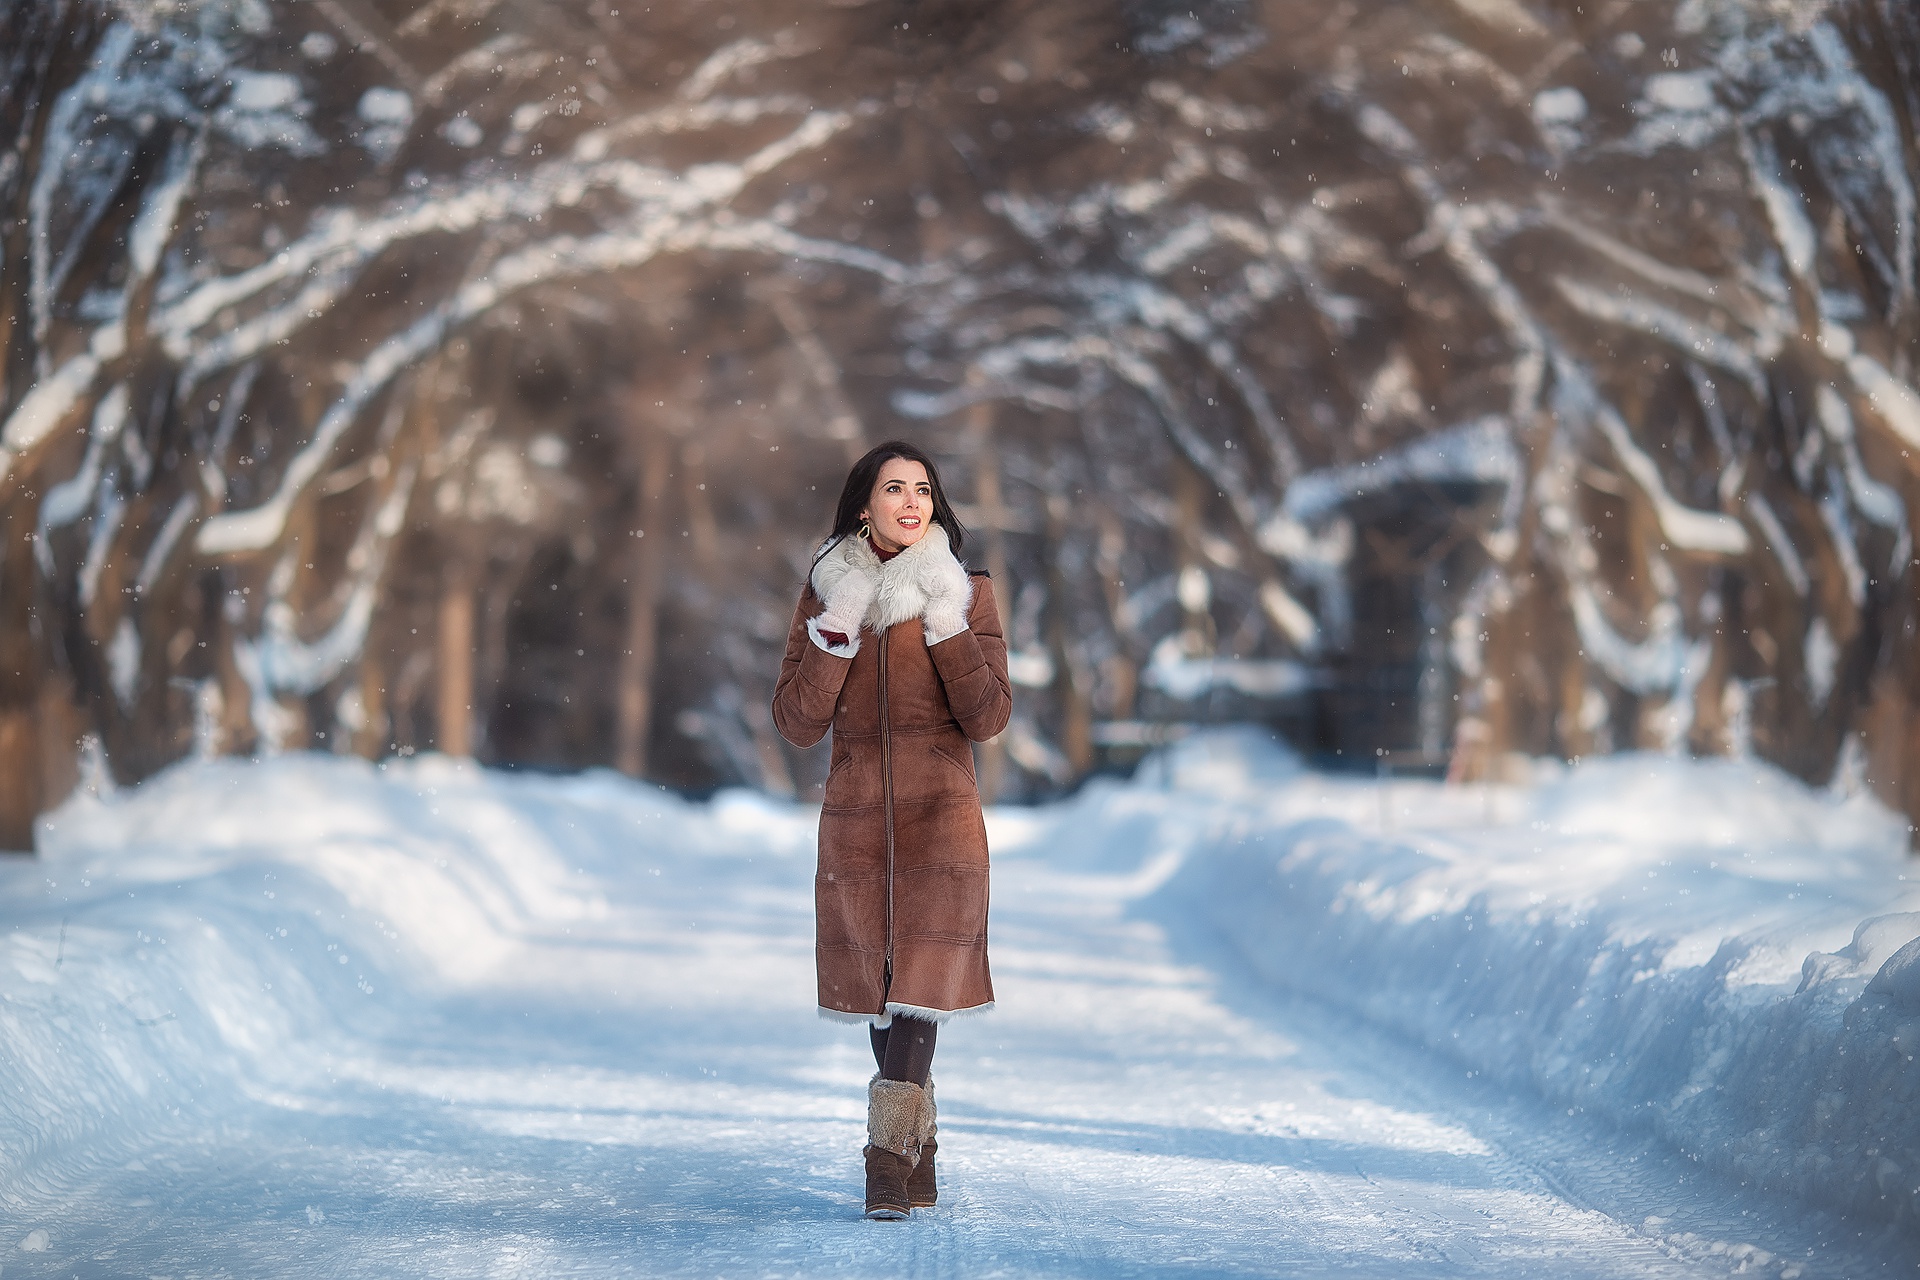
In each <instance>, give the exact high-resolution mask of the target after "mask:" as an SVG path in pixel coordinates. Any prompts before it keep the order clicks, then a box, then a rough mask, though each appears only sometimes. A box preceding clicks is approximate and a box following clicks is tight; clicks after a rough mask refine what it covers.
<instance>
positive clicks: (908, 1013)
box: [874, 1000, 993, 1026]
mask: <svg viewBox="0 0 1920 1280" xmlns="http://www.w3.org/2000/svg"><path fill="white" fill-rule="evenodd" d="M992 1008H993V1001H991V1000H989V1001H987V1002H986V1003H985V1004H976V1005H974V1006H972V1007H971V1008H967V1009H925V1008H922V1007H921V1006H919V1005H917V1004H901V1003H900V1002H899V1001H898V1000H889V1001H887V1023H890V1022H892V1021H893V1019H895V1018H919V1019H920V1020H921V1021H922V1022H948V1021H951V1020H952V1019H954V1018H964V1017H967V1016H969V1015H971V1014H976V1013H987V1012H989V1011H990V1010H991V1009H992ZM887 1023H881V1022H876V1023H875V1024H874V1025H875V1026H885V1025H887Z"/></svg>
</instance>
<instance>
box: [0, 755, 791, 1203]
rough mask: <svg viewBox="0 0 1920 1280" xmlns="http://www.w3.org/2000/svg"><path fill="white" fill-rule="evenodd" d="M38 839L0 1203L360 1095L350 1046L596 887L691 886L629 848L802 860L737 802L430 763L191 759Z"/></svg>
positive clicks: (21, 950)
mask: <svg viewBox="0 0 1920 1280" xmlns="http://www.w3.org/2000/svg"><path fill="white" fill-rule="evenodd" d="M43 824H44V826H43V831H42V840H41V844H42V848H43V853H42V854H41V856H40V857H38V858H35V859H30V860H29V859H11V860H9V861H8V862H7V863H5V864H0V975H3V976H0V1206H8V1205H17V1204H19V1203H21V1201H22V1199H23V1197H31V1198H33V1199H34V1200H36V1201H40V1200H44V1198H45V1197H46V1195H47V1194H48V1193H57V1192H58V1190H59V1188H58V1187H57V1186H54V1185H52V1183H51V1182H50V1181H49V1180H54V1181H64V1180H70V1179H74V1178H85V1177H88V1176H91V1173H93V1172H97V1171H99V1170H115V1169H122V1168H129V1167H138V1166H137V1165H136V1164H130V1163H129V1162H130V1161H136V1160H138V1159H139V1158H140V1157H141V1155H142V1154H143V1153H150V1152H152V1151H153V1150H154V1149H155V1147H156V1144H164V1143H166V1142H167V1141H169V1140H179V1141H187V1142H193V1141H197V1140H198V1135H201V1134H204V1133H206V1132H207V1131H208V1130H209V1128H214V1129H217V1128H218V1127H219V1126H220V1124H221V1123H222V1121H223V1118H226V1117H228V1116H229V1114H230V1112H231V1110H232V1108H233V1107H234V1105H235V1104H236V1103H238V1102H240V1101H243V1100H252V1101H257V1102H265V1103H270V1104H272V1105H275V1106H279V1107H287V1108H293V1109H300V1110H310V1111H321V1112H325V1111H333V1110H337V1109H338V1107H339V1105H340V1103H339V1099H340V1093H339V1090H340V1088H341V1087H342V1085H343V1084H348V1085H351V1084H352V1083H353V1082H355V1081H358V1082H360V1084H361V1085H362V1086H363V1087H370V1088H379V1087H382V1086H381V1085H380V1084H379V1083H378V1082H377V1080H376V1077H375V1074H374V1073H373V1072H372V1071H371V1070H369V1069H366V1068H365V1066H364V1063H365V1061H366V1060H367V1058H368V1057H369V1054H368V1052H367V1051H366V1049H365V1046H367V1045H368V1044H369V1043H370V1042H372V1041H375V1040H377V1039H379V1038H380V1037H381V1036H382V1035H383V1034H385V1033H386V1032H388V1031H390V1030H392V1029H395V1028H397V1027H399V1026H401V1025H402V1024H406V1025H409V1026H413V1025H417V1024H418V1023H419V1022H420V1021H421V1020H422V1019H428V1018H435V1017H439V1016H442V1015H441V1014H438V1013H436V1008H438V1007H439V1006H440V1004H441V998H442V997H447V996H457V995H459V994H460V993H462V992H463V991H465V992H472V991H478V990H480V989H481V988H483V987H484V988H486V989H487V990H489V991H490V992H493V993H497V992H499V991H500V990H502V989H503V988H511V987H512V986H513V985H514V982H515V968H516V965H517V964H518V963H519V961H520V958H521V956H522V955H523V953H524V948H525V944H527V943H528V942H530V941H537V940H540V939H542V938H551V937H555V936H562V935H581V936H585V935H591V934H592V932H593V931H594V929H595V926H596V922H597V921H600V920H602V919H604V918H605V917H607V916H608V914H609V913H608V903H607V901H606V900H605V898H604V896H603V894H604V893H605V892H607V891H608V890H609V887H613V888H615V889H619V890H622V891H626V890H631V891H632V893H634V894H636V895H637V894H640V893H647V894H650V895H652V896H653V897H656V898H657V897H663V896H666V895H667V894H668V893H672V894H683V895H684V894H697V893H699V892H701V886H700V884H699V883H697V882H694V883H689V882H687V877H685V876H680V877H678V878H677V882H676V883H673V884H672V885H671V887H670V888H667V889H663V888H661V886H662V884H663V882H662V881H661V880H659V879H655V878H653V877H656V876H658V875H659V866H660V865H661V863H662V862H663V861H664V860H663V859H661V858H658V857H654V858H649V857H648V856H647V855H648V854H649V853H650V852H654V853H659V852H665V853H667V854H668V855H670V856H671V857H672V858H673V859H675V860H676V863H675V865H677V866H680V867H686V866H694V867H698V866H699V865H700V864H701V863H702V862H703V860H711V861H713V862H714V863H715V869H714V870H713V871H711V872H709V873H708V874H710V875H720V874H725V873H726V867H727V866H728V865H732V864H737V863H738V861H739V858H740V854H739V849H740V848H741V846H743V845H745V846H747V847H748V848H750V849H752V850H753V851H755V852H757V853H760V854H762V855H765V854H772V855H774V856H780V857H789V856H790V857H806V856H809V855H810V854H811V838H810V836H811V833H810V824H808V823H807V822H805V820H804V819H803V817H802V816H801V815H798V814H795V813H794V812H792V811H790V810H788V809H786V808H784V807H776V806H773V805H771V804H769V803H767V802H763V801H762V800H760V799H759V798H758V797H755V796H751V795H745V794H725V795H722V796H721V797H719V798H718V799H716V800H715V801H713V802H712V803H711V804H703V805H694V804H689V803H686V802H684V801H681V800H679V799H677V798H675V797H673V796H670V795H667V794H665V793H663V792H661V791H659V790H658V789H656V788H651V787H643V786H638V785H635V784H633V783H630V782H627V781H625V780H624V779H620V778H617V777H613V776H610V775H604V774H588V775H585V776H582V777H575V778H544V777H537V776H514V775H506V774H499V773H489V772H486V771H484V770H480V769H477V768H473V767H471V766H465V765H460V764H456V763H454V762H450V761H447V760H445V759H440V758H434V757H423V758H420V759H417V760H411V761H405V762H402V761H394V762H390V763H389V764H387V765H383V766H374V765H369V764H366V763H364V762H361V761H357V760H341V759H334V758H329V757H324V756H284V757H279V758H277V759H273V760H270V761H266V762H258V763H252V762H246V761H234V760H220V761H203V762H196V763H191V764H186V765H182V766H179V767H177V768H175V769H173V770H170V771H168V772H167V773H165V774H163V775H161V776H160V777H158V778H155V779H153V780H151V781H150V782H148V783H146V784H144V785H142V786H141V787H139V788H137V789H134V790H130V791H124V792H121V793H119V794H117V795H112V796H108V797H106V798H104V799H97V798H94V797H92V796H89V795H86V794H81V795H77V796H76V797H75V798H73V799H72V800H70V801H69V802H68V803H67V804H66V805H64V806H63V807H62V808H60V809H59V810H58V811H56V812H55V813H53V814H52V815H50V816H49V817H47V818H46V819H43ZM743 835H746V836H748V837H750V838H748V839H743ZM809 983H810V978H809ZM802 985H806V984H802ZM807 989H808V991H809V992H810V989H811V988H810V985H809V986H808V987H807ZM453 1016H464V1015H453ZM55 1153H57V1155H58V1158H57V1159H49V1158H48V1157H49V1156H50V1155H52V1154H55ZM76 1153H84V1154H83V1155H79V1156H76ZM0 1216H3V1215H0Z"/></svg>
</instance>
